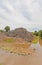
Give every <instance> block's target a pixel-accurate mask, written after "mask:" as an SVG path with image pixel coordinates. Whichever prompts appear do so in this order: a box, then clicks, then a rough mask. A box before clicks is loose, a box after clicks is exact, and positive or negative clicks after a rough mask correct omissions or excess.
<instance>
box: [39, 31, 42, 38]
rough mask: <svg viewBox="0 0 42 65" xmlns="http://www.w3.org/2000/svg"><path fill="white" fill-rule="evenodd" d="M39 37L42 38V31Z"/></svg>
mask: <svg viewBox="0 0 42 65" xmlns="http://www.w3.org/2000/svg"><path fill="white" fill-rule="evenodd" d="M39 37H40V38H42V30H40V31H39Z"/></svg>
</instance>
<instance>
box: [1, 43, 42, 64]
mask: <svg viewBox="0 0 42 65" xmlns="http://www.w3.org/2000/svg"><path fill="white" fill-rule="evenodd" d="M33 47H34V48H36V51H35V53H33V54H31V55H27V56H22V55H17V54H14V53H10V52H8V51H5V50H2V49H0V63H1V64H2V65H42V48H41V47H40V45H39V44H37V45H32V46H31V48H33Z"/></svg>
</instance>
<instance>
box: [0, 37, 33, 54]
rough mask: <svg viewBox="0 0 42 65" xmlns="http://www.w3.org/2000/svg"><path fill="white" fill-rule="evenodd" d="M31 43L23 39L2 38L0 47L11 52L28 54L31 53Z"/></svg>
mask: <svg viewBox="0 0 42 65" xmlns="http://www.w3.org/2000/svg"><path fill="white" fill-rule="evenodd" d="M30 45H31V43H29V42H26V41H24V40H23V39H20V38H18V39H16V38H3V39H1V40H0V48H2V49H5V50H7V51H9V52H11V53H17V54H23V55H26V54H28V53H31V52H32V50H31V49H29V47H30Z"/></svg>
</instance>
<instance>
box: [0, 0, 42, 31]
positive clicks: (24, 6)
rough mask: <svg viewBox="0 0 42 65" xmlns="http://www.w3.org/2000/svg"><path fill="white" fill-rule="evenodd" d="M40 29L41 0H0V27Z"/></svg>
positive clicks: (41, 23)
mask: <svg viewBox="0 0 42 65" xmlns="http://www.w3.org/2000/svg"><path fill="white" fill-rule="evenodd" d="M6 25H10V26H11V29H12V28H15V27H25V28H27V29H30V30H35V29H42V1H41V0H0V28H3V27H5V26H6Z"/></svg>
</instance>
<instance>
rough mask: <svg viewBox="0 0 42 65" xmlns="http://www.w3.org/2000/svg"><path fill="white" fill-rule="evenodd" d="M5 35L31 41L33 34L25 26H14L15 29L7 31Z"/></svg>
mask: <svg viewBox="0 0 42 65" xmlns="http://www.w3.org/2000/svg"><path fill="white" fill-rule="evenodd" d="M6 35H7V36H8V37H15V38H22V39H24V40H25V41H28V42H31V41H32V40H33V38H34V35H33V34H32V33H31V32H29V31H27V30H26V29H25V28H16V29H15V30H11V31H9V32H7V34H6Z"/></svg>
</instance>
